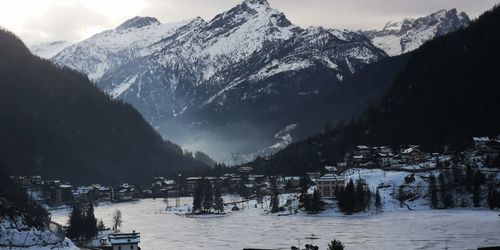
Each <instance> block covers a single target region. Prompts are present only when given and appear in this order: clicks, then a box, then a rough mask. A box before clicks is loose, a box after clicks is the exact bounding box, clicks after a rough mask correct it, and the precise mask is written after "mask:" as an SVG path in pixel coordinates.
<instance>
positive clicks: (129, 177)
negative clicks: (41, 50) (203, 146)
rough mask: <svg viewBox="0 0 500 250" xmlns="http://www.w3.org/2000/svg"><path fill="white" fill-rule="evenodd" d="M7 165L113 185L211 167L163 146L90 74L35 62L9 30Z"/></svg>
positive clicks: (4, 103)
mask: <svg viewBox="0 0 500 250" xmlns="http://www.w3.org/2000/svg"><path fill="white" fill-rule="evenodd" d="M0 166H1V168H2V170H4V172H6V173H8V174H11V175H30V174H41V175H43V176H44V178H58V179H63V180H66V181H71V182H73V183H90V182H92V183H95V182H100V183H110V184H111V183H118V182H121V181H128V182H136V183H141V182H148V181H150V180H151V178H152V177H153V176H155V175H159V174H160V175H169V174H174V173H176V172H177V171H178V170H184V171H190V170H193V171H194V170H200V169H205V168H206V165H205V164H203V163H200V162H198V161H195V160H194V159H192V158H188V157H185V156H183V152H182V149H181V148H180V147H179V146H177V145H175V144H173V143H171V142H168V141H165V140H163V139H162V137H161V136H160V135H159V134H158V133H157V132H156V131H155V130H154V129H153V128H152V127H151V126H150V125H149V124H148V123H147V122H146V121H145V120H144V119H143V117H142V116H141V115H140V114H139V113H138V112H137V111H136V110H135V109H134V108H132V106H131V105H129V104H125V103H122V102H120V101H117V100H112V98H110V97H109V96H107V95H106V94H104V93H103V92H101V91H100V90H98V89H97V87H96V86H94V84H93V83H92V82H90V81H89V80H88V78H87V77H86V76H84V75H82V74H79V73H77V72H74V71H72V70H70V69H67V68H60V67H58V66H55V65H54V64H52V63H51V62H49V61H46V60H43V59H41V58H38V57H36V56H33V55H32V54H31V53H30V51H29V50H28V48H27V47H26V46H25V45H24V44H23V43H22V41H21V40H20V39H19V38H17V37H16V36H15V35H14V34H12V33H10V32H8V31H5V30H1V31H0Z"/></svg>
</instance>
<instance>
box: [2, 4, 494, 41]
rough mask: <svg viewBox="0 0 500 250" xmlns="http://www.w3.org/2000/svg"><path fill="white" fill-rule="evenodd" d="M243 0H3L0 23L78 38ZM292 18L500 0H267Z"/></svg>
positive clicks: (373, 22)
mask: <svg viewBox="0 0 500 250" xmlns="http://www.w3.org/2000/svg"><path fill="white" fill-rule="evenodd" d="M241 1H242V0H0V6H1V8H0V26H1V27H3V28H7V29H9V30H11V31H13V32H14V33H16V34H17V35H18V36H20V37H21V38H22V39H23V40H24V42H25V43H27V44H28V45H33V44H37V43H40V42H51V41H56V40H66V41H73V42H76V41H80V40H82V39H85V38H88V37H90V36H92V35H93V34H96V33H99V32H101V31H103V30H107V29H113V28H115V27H116V26H118V25H119V24H121V23H122V22H124V21H125V20H127V19H129V18H132V17H134V16H153V17H156V18H158V19H159V20H160V21H161V22H163V23H166V22H173V21H180V20H184V19H189V18H193V17H196V16H200V17H202V18H204V19H205V20H210V19H212V18H213V17H214V16H215V15H216V14H218V13H221V12H223V11H226V10H228V9H230V8H231V7H233V6H236V5H237V4H238V3H240V2H241ZM268 1H269V3H270V4H271V6H272V7H273V8H275V9H278V10H280V11H282V12H284V13H285V14H286V16H287V17H288V19H290V21H292V22H293V23H294V24H296V25H299V26H302V27H308V26H311V25H320V26H324V27H329V28H339V29H354V30H358V29H369V28H381V27H383V26H384V24H385V23H387V22H388V21H396V20H400V19H402V18H407V17H419V16H424V15H427V14H430V13H432V12H435V11H438V10H440V9H451V8H457V10H459V11H464V12H466V13H467V14H468V15H469V16H470V17H471V18H476V17H477V16H479V15H480V14H481V13H482V12H484V11H485V10H487V9H490V8H492V7H493V6H494V5H495V4H497V3H499V2H500V0H268Z"/></svg>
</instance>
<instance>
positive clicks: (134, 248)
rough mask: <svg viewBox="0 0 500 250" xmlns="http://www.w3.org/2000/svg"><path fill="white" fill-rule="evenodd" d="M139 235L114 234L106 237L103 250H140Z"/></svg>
mask: <svg viewBox="0 0 500 250" xmlns="http://www.w3.org/2000/svg"><path fill="white" fill-rule="evenodd" d="M140 242H141V234H140V233H136V232H135V231H133V232H132V233H114V234H110V235H108V239H107V242H105V246H102V247H101V249H103V250H129V249H130V250H140V249H141V248H140V247H139V243H140Z"/></svg>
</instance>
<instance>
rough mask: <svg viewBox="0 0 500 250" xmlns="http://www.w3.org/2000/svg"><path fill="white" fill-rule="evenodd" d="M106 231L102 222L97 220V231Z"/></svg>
mask: <svg viewBox="0 0 500 250" xmlns="http://www.w3.org/2000/svg"><path fill="white" fill-rule="evenodd" d="M104 230H106V226H105V225H104V222H103V221H102V220H99V221H98V222H97V231H104Z"/></svg>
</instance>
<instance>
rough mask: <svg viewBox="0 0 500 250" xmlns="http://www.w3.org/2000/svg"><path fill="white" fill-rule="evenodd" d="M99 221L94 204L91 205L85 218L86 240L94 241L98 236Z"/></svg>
mask: <svg viewBox="0 0 500 250" xmlns="http://www.w3.org/2000/svg"><path fill="white" fill-rule="evenodd" d="M97 233H98V230H97V219H96V218H95V214H94V204H92V203H89V204H88V207H87V213H86V216H85V238H87V239H92V238H94V237H95V236H97Z"/></svg>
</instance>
